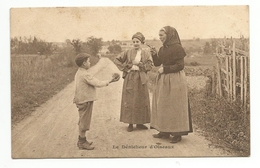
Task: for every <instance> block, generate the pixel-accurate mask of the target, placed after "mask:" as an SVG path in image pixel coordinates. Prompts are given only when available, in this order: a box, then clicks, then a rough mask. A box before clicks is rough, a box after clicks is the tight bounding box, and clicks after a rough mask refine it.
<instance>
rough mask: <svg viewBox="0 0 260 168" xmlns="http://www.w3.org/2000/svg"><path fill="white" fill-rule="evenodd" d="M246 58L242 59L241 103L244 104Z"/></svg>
mask: <svg viewBox="0 0 260 168" xmlns="http://www.w3.org/2000/svg"><path fill="white" fill-rule="evenodd" d="M244 71H245V69H244V57H243V56H241V57H240V97H241V103H242V105H243V104H244Z"/></svg>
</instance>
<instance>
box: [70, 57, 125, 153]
mask: <svg viewBox="0 0 260 168" xmlns="http://www.w3.org/2000/svg"><path fill="white" fill-rule="evenodd" d="M89 57H90V55H88V54H86V53H80V54H78V55H77V56H76V58H75V62H76V64H77V65H78V67H79V68H78V71H77V72H76V75H75V85H76V88H75V96H74V100H73V103H75V104H76V106H77V108H78V112H79V122H78V125H79V137H78V143H77V146H78V148H79V149H85V150H93V149H94V146H92V142H88V141H87V139H86V131H88V130H89V127H90V122H91V115H92V108H93V101H95V100H97V97H96V87H104V86H108V85H109V83H112V82H116V81H118V80H119V78H120V77H119V76H117V75H113V77H112V79H111V80H106V81H100V80H98V79H97V78H95V77H93V76H92V75H91V74H90V73H89V72H88V69H89V68H90V62H89Z"/></svg>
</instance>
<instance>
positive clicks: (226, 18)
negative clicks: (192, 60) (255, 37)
mask: <svg viewBox="0 0 260 168" xmlns="http://www.w3.org/2000/svg"><path fill="white" fill-rule="evenodd" d="M10 15H11V23H10V24H11V29H10V30H11V31H10V34H11V37H14V36H36V37H39V38H41V39H43V40H46V41H51V42H54V41H55V42H63V41H65V40H66V39H74V38H79V39H81V40H83V41H85V40H86V39H87V37H89V36H95V37H98V38H103V40H105V41H106V40H112V39H115V40H130V39H131V37H132V35H133V34H134V33H136V32H137V31H140V32H142V33H143V34H144V35H145V37H146V39H153V38H158V31H159V29H160V28H161V27H163V26H166V25H170V26H173V27H175V28H176V29H177V31H178V32H179V35H180V38H181V39H190V38H193V37H199V38H214V37H215V38H217V37H224V36H227V37H230V36H233V37H239V36H240V35H244V36H245V37H249V9H248V6H241V5H240V6H214V7H213V6H199V7H196V6H178V7H174V6H164V7H163V6H160V7H159V6H154V7H147V6H146V7H85V8H83V7H80V8H75V7H74V8H54V7H53V8H12V9H11V10H10Z"/></svg>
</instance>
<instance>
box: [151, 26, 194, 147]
mask: <svg viewBox="0 0 260 168" xmlns="http://www.w3.org/2000/svg"><path fill="white" fill-rule="evenodd" d="M159 36H160V40H161V41H162V43H163V46H162V47H161V48H160V49H159V52H158V53H157V51H156V50H155V48H154V47H153V48H151V53H152V58H153V62H154V65H155V66H161V67H160V68H159V69H158V74H157V77H156V82H155V86H154V91H153V101H152V113H151V127H153V128H155V129H156V130H158V131H159V133H158V134H155V135H153V136H154V138H164V137H166V138H168V137H170V134H171V135H173V138H172V141H171V143H177V142H179V141H181V138H182V136H183V135H188V133H190V132H192V122H191V114H190V107H189V100H188V91H187V82H186V79H185V73H184V71H183V69H184V57H185V56H186V53H185V51H184V49H183V47H182V45H181V41H180V38H179V35H178V32H177V31H176V29H175V28H173V27H170V26H166V27H163V28H162V29H161V30H160V31H159Z"/></svg>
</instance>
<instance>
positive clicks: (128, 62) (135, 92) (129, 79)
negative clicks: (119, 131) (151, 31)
mask: <svg viewBox="0 0 260 168" xmlns="http://www.w3.org/2000/svg"><path fill="white" fill-rule="evenodd" d="M144 40H145V37H144V36H143V34H142V33H140V32H137V33H136V34H134V35H133V36H132V42H133V46H134V47H133V48H132V49H129V50H126V51H124V52H122V53H121V54H119V55H118V56H117V58H116V59H115V61H114V62H115V64H116V65H117V67H118V69H119V70H121V71H123V76H122V77H123V79H124V84H123V91H122V101H121V113H120V121H121V122H124V123H128V124H129V125H128V128H127V131H128V132H131V131H133V124H136V128H138V129H148V128H147V127H146V126H145V125H144V124H145V123H150V100H149V93H148V87H147V81H148V76H147V72H148V71H150V70H151V69H152V67H153V62H152V58H151V54H150V52H149V51H147V50H144V49H142V44H144Z"/></svg>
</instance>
